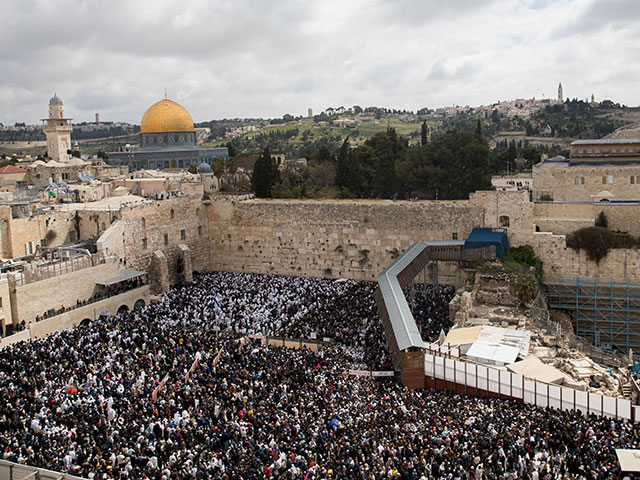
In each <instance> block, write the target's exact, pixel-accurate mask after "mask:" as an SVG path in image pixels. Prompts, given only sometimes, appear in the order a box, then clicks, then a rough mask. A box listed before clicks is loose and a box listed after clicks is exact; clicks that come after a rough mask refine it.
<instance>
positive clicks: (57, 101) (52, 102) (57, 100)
mask: <svg viewBox="0 0 640 480" xmlns="http://www.w3.org/2000/svg"><path fill="white" fill-rule="evenodd" d="M49 105H62V100H60V97H59V96H58V95H56V94H55V93H54V94H53V97H51V99H50V100H49Z"/></svg>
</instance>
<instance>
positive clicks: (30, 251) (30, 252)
mask: <svg viewBox="0 0 640 480" xmlns="http://www.w3.org/2000/svg"><path fill="white" fill-rule="evenodd" d="M25 251H26V252H27V255H33V254H34V253H35V246H34V243H33V242H27V243H26V244H25Z"/></svg>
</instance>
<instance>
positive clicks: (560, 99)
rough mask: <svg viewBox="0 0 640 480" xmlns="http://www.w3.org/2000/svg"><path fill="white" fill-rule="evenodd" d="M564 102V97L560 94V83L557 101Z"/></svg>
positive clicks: (560, 84)
mask: <svg viewBox="0 0 640 480" xmlns="http://www.w3.org/2000/svg"><path fill="white" fill-rule="evenodd" d="M562 102H564V97H563V96H562V83H559V84H558V103H562Z"/></svg>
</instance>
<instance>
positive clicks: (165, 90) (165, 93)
mask: <svg viewBox="0 0 640 480" xmlns="http://www.w3.org/2000/svg"><path fill="white" fill-rule="evenodd" d="M164 99H165V100H166V99H167V89H166V88H165V89H164Z"/></svg>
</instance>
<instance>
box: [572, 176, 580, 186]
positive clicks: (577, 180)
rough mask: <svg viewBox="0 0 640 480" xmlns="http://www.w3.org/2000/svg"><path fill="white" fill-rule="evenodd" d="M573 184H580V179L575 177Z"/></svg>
mask: <svg viewBox="0 0 640 480" xmlns="http://www.w3.org/2000/svg"><path fill="white" fill-rule="evenodd" d="M573 184H574V185H578V184H580V177H573Z"/></svg>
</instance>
